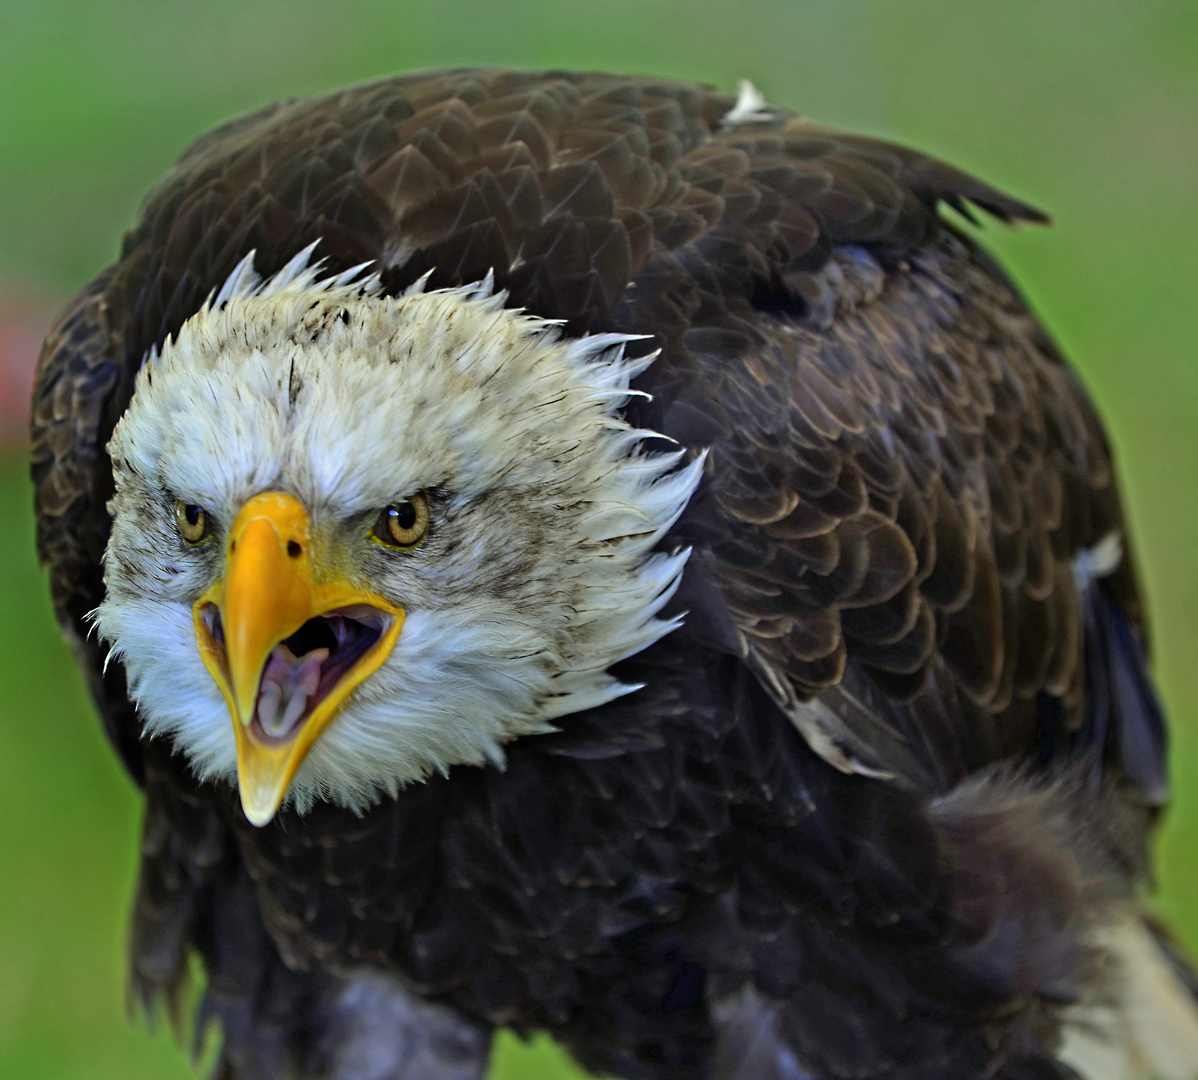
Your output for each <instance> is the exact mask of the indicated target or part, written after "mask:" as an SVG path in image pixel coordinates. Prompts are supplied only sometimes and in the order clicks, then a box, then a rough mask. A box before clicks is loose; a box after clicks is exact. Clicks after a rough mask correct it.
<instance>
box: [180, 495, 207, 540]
mask: <svg viewBox="0 0 1198 1080" xmlns="http://www.w3.org/2000/svg"><path fill="white" fill-rule="evenodd" d="M175 524H176V525H177V526H178V527H179V534H180V535H181V536H182V537H183V539H184V540H186V541H187V542H188V543H189V544H198V543H200V542H201V541H202V540H204V538H205V537H207V535H208V515H207V514H206V513H204V510H203V508H202V507H199V506H196V504H195V503H185V502H184V501H183V500H182V499H176V500H175Z"/></svg>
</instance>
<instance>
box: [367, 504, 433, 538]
mask: <svg viewBox="0 0 1198 1080" xmlns="http://www.w3.org/2000/svg"><path fill="white" fill-rule="evenodd" d="M426 532H428V496H427V495H425V493H424V492H423V491H418V492H417V493H416V494H415V495H410V496H408V498H406V499H403V500H401V501H400V502H396V503H392V504H391V505H390V506H388V507H387V508H386V509H384V510H383V512H382V513H381V514H379V518H378V521H376V522H375V523H374V529H373V530H372V532H371V536H373V537H374V539H376V540H378V541H379V542H380V543H383V544H386V545H387V546H388V547H397V548H414V547H415V546H416V545H417V544H419V543H420V541H421V540H423V539H424V534H425V533H426Z"/></svg>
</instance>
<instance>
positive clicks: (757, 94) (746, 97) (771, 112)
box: [720, 79, 778, 127]
mask: <svg viewBox="0 0 1198 1080" xmlns="http://www.w3.org/2000/svg"><path fill="white" fill-rule="evenodd" d="M777 119H778V113H777V111H776V110H775V109H774V108H773V107H772V106H771V105H770V103H769V102H768V101H766V100H765V95H764V94H763V93H762V92H761V91H760V90H758V89H757V87H755V86H754V85H753V84H752V83H751V82H749V80H748V79H741V80H740V90H739V93H738V94H737V98H736V104H735V105H733V106H732V109H731V111H730V112H727V113H725V114H724V117H723V119H721V120H720V126H721V127H737V126H738V125H740V124H770V123H773V122H774V121H775V120H777Z"/></svg>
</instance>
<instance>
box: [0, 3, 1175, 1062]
mask: <svg viewBox="0 0 1198 1080" xmlns="http://www.w3.org/2000/svg"><path fill="white" fill-rule="evenodd" d="M468 63H489V64H505V65H516V66H523V67H533V66H570V67H593V68H603V69H610V70H617V71H641V72H647V73H657V74H661V75H673V76H680V77H687V78H698V79H703V80H706V81H708V82H711V83H714V84H717V85H719V86H722V87H725V88H729V89H731V88H733V87H734V86H735V83H736V80H737V79H738V78H741V77H749V78H751V79H753V81H754V82H755V83H756V84H757V85H758V86H759V87H760V88H761V89H762V90H763V91H764V92H765V93H766V94H767V96H768V97H769V98H770V99H771V100H773V101H776V102H778V103H781V104H785V105H789V106H792V107H794V108H796V109H798V110H800V111H802V112H804V113H806V114H808V115H810V116H812V117H814V118H816V119H819V120H821V121H823V122H825V123H832V124H839V125H843V126H846V127H852V128H857V129H861V130H865V131H868V132H872V133H876V134H881V135H885V136H888V137H891V138H894V139H898V140H902V141H905V142H907V143H910V144H913V145H915V146H918V147H920V148H922V149H925V150H929V151H933V152H936V153H938V154H940V155H942V156H944V157H946V158H948V159H949V160H951V161H953V162H954V163H956V164H958V165H961V166H964V167H966V168H968V169H970V170H973V171H975V172H976V173H978V174H979V175H981V176H982V177H984V178H986V179H988V180H990V181H993V182H995V183H997V184H999V185H1000V186H1003V187H1005V188H1006V189H1007V190H1009V191H1011V192H1012V193H1013V194H1015V195H1018V196H1021V197H1023V198H1026V199H1028V200H1030V201H1032V202H1033V203H1036V204H1037V205H1039V206H1042V207H1043V208H1045V209H1046V210H1048V211H1049V212H1051V213H1052V215H1053V216H1054V218H1055V226H1054V227H1053V228H1052V229H1049V230H1045V229H1033V228H1026V229H1021V230H1018V231H1009V230H1005V229H1002V228H999V227H987V228H986V229H985V238H986V240H987V242H989V243H990V244H992V246H993V247H994V248H995V249H997V250H998V252H999V253H1000V255H1001V256H1002V258H1003V259H1004V260H1005V261H1006V263H1007V264H1008V266H1009V267H1010V268H1011V269H1012V271H1013V272H1014V275H1015V277H1016V279H1017V280H1019V281H1020V282H1022V284H1023V286H1024V288H1025V290H1026V292H1027V293H1028V295H1029V297H1030V298H1031V300H1032V302H1033V304H1034V305H1035V306H1036V307H1037V308H1038V309H1039V311H1040V312H1041V313H1042V314H1043V316H1044V318H1045V320H1046V321H1047V323H1048V325H1049V327H1050V328H1051V329H1052V331H1053V332H1054V333H1055V334H1056V336H1057V337H1058V338H1059V339H1060V340H1061V342H1062V343H1063V345H1064V346H1065V349H1066V351H1067V352H1068V353H1069V354H1070V355H1071V356H1072V358H1073V360H1074V362H1075V363H1076V365H1077V366H1078V368H1079V369H1080V370H1081V372H1082V374H1083V377H1084V379H1085V381H1086V383H1087V384H1088V386H1089V387H1090V389H1091V391H1092V393H1093V394H1094V396H1095V398H1096V399H1097V401H1098V403H1099V405H1100V407H1101V409H1102V411H1103V413H1104V415H1105V416H1106V418H1107V421H1108V423H1109V426H1110V429H1111V431H1112V433H1113V437H1114V442H1115V445H1116V447H1117V449H1118V451H1119V454H1120V459H1121V463H1122V473H1123V482H1124V488H1125V491H1126V495H1127V500H1128V503H1129V504H1130V514H1131V520H1132V523H1133V526H1134V527H1135V532H1136V536H1137V547H1138V551H1139V555H1140V559H1141V563H1142V568H1143V572H1144V577H1145V579H1146V583H1147V587H1148V592H1149V597H1150V600H1151V602H1152V609H1151V611H1152V623H1153V628H1154V631H1155V634H1154V636H1155V640H1156V662H1155V663H1156V672H1157V676H1158V679H1159V684H1160V687H1161V689H1162V691H1163V694H1164V697H1165V700H1166V703H1167V706H1168V709H1169V713H1170V717H1171V721H1172V725H1173V732H1174V752H1173V776H1174V784H1175V793H1176V797H1175V803H1174V806H1173V809H1172V810H1171V811H1170V814H1169V817H1168V819H1167V821H1166V824H1165V827H1164V831H1163V833H1162V836H1161V841H1160V845H1159V852H1160V860H1159V871H1160V872H1159V877H1160V889H1159V891H1158V892H1157V893H1156V895H1155V899H1154V903H1155V904H1156V906H1157V907H1158V909H1159V910H1160V911H1161V913H1162V914H1163V915H1164V916H1165V917H1166V918H1167V919H1168V920H1170V921H1171V922H1172V923H1173V925H1174V926H1175V927H1177V928H1178V930H1179V932H1180V933H1181V935H1182V937H1183V938H1184V939H1185V940H1187V941H1188V942H1189V944H1190V946H1191V948H1192V949H1194V951H1195V952H1198V669H1196V668H1195V664H1194V660H1195V657H1198V544H1196V542H1195V541H1196V539H1198V538H1196V536H1195V532H1196V527H1198V509H1196V507H1195V497H1196V495H1198V434H1196V433H1195V430H1194V426H1195V418H1198V356H1196V353H1198V3H1195V2H1194V0H1004V2H1003V3H1001V4H994V3H989V2H982V0H877V2H867V0H860V2H857V0H506V2H501V0H440V2H417V0H340V2H338V3H336V4H330V3H328V2H326V0H207V2H206V3H204V4H196V3H194V2H185V0H110V2H108V3H104V4H100V3H76V2H70V0H0V1076H4V1077H13V1078H20V1080H42V1078H61V1080H101V1078H112V1080H141V1078H151V1077H152V1078H155V1080H157V1078H174V1077H178V1078H183V1077H188V1076H193V1075H195V1072H194V1070H193V1067H192V1065H191V1064H190V1063H189V1058H188V1055H187V1054H186V1053H185V1052H184V1051H182V1050H180V1049H178V1047H177V1046H176V1043H175V1041H174V1039H173V1038H172V1035H171V1033H170V1031H169V1030H163V1029H162V1028H163V1025H159V1030H157V1031H155V1032H148V1031H147V1030H146V1027H145V1025H144V1024H143V1023H141V1022H140V1021H135V1022H132V1023H131V1022H129V1021H128V1020H127V1018H126V1009H125V996H124V960H123V948H124V934H125V921H126V906H127V903H128V900H129V896H130V891H131V888H132V883H133V877H134V873H135V863H136V852H137V841H136V836H137V830H138V821H139V815H140V811H139V802H138V797H137V793H136V791H135V790H134V789H133V787H132V785H131V784H130V783H129V781H128V780H127V779H126V778H125V776H124V775H122V773H121V772H120V769H119V768H118V766H117V764H116V762H115V760H114V758H113V756H112V754H111V753H109V751H108V748H107V746H106V745H105V744H104V741H103V739H102V737H101V735H100V732H99V729H98V726H97V724H96V722H95V719H94V717H93V715H92V713H91V710H90V706H89V705H88V703H87V701H86V699H85V695H84V693H83V690H82V687H81V684H80V680H79V677H78V675H77V673H76V671H75V668H74V665H73V663H72V660H71V657H70V654H69V652H68V650H67V648H66V647H65V646H64V645H63V643H62V642H61V640H60V639H59V637H58V634H57V631H56V629H55V627H54V625H53V621H52V618H51V615H50V607H49V603H48V600H47V596H46V588H45V582H44V580H43V576H42V574H41V572H40V571H39V570H38V568H37V565H36V562H35V559H34V555H33V526H32V519H31V513H30V508H29V503H30V493H29V487H28V483H27V479H26V473H27V465H28V461H27V453H26V451H25V449H24V425H25V408H26V398H27V395H28V387H29V384H30V380H31V372H32V363H33V358H34V355H35V353H36V348H37V342H38V340H39V339H40V336H41V333H42V332H43V330H44V328H45V326H46V323H47V321H48V318H49V316H50V314H51V313H52V311H53V309H54V307H55V305H56V304H58V303H60V302H61V301H62V300H63V299H64V298H65V297H66V296H68V295H69V294H70V293H71V292H72V291H73V290H74V289H76V288H78V287H79V286H80V285H82V284H83V283H84V282H85V281H86V280H87V279H88V278H90V277H91V276H92V275H93V274H94V273H95V272H96V271H97V270H99V269H100V268H101V267H103V266H104V265H106V264H107V263H108V262H109V261H111V259H112V258H113V257H114V256H115V255H116V252H117V248H118V244H119V240H120V236H121V233H122V230H123V229H125V228H126V227H128V226H129V225H130V224H132V221H133V218H134V214H135V212H136V209H137V205H138V202H139V200H140V198H141V197H142V195H143V194H144V193H145V191H146V190H147V189H148V188H149V186H150V185H151V184H153V183H154V181H155V180H156V178H157V177H158V176H159V175H160V174H161V173H162V172H163V170H164V169H165V168H166V167H167V166H168V164H169V163H170V162H171V160H172V159H173V158H174V157H175V156H176V155H177V154H178V153H179V151H180V150H182V149H183V147H184V146H185V145H186V144H187V143H188V142H189V141H190V140H191V139H193V138H194V137H195V136H197V135H199V134H200V133H201V132H203V131H204V130H205V129H207V128H208V127H209V126H211V125H212V124H214V123H216V122H217V121H219V120H222V119H224V118H225V117H226V116H228V115H230V114H233V113H237V112H241V111H244V110H247V109H251V108H253V107H255V106H257V105H260V104H262V103H264V102H267V101H269V100H271V99H273V98H276V97H280V96H285V95H297V94H307V93H311V92H315V91H321V90H326V89H330V88H333V87H335V86H337V85H339V84H343V83H347V82H353V81H358V80H362V79H367V78H372V77H375V76H378V75H383V74H386V73H388V72H394V71H400V70H404V69H410V68H417V67H431V66H437V65H443V64H468ZM493 1074H494V1076H495V1077H497V1078H501V1080H515V1078H517V1077H520V1078H528V1080H538V1078H539V1080H551V1078H553V1080H562V1078H566V1077H576V1076H577V1075H578V1074H577V1073H576V1072H575V1071H574V1070H572V1069H571V1067H570V1065H569V1064H568V1063H567V1062H566V1060H565V1059H564V1058H563V1057H562V1056H561V1055H560V1053H559V1052H558V1051H557V1050H556V1049H555V1048H554V1047H553V1046H552V1045H551V1044H550V1043H548V1042H547V1041H545V1040H541V1041H538V1042H535V1043H534V1044H533V1045H531V1046H524V1045H522V1044H520V1043H518V1042H517V1041H516V1040H515V1039H510V1038H507V1039H504V1040H502V1041H501V1042H500V1044H499V1047H498V1049H497V1052H496V1056H495V1064H494V1067H493Z"/></svg>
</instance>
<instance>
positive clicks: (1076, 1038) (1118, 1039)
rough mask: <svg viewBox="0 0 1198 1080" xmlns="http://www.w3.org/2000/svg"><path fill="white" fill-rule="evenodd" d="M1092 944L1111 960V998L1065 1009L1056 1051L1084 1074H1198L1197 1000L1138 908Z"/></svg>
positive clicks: (1160, 1077) (1186, 1078) (1193, 1078)
mask: <svg viewBox="0 0 1198 1080" xmlns="http://www.w3.org/2000/svg"><path fill="white" fill-rule="evenodd" d="M1095 944H1096V945H1098V946H1099V947H1100V948H1101V949H1103V950H1104V951H1105V952H1106V953H1107V955H1108V957H1109V958H1110V960H1111V961H1112V965H1113V967H1114V969H1115V970H1114V971H1113V973H1112V974H1113V978H1112V990H1113V995H1112V996H1113V1000H1109V1001H1107V1002H1103V1003H1102V1004H1097V1003H1087V1004H1083V1005H1078V1006H1076V1007H1074V1008H1073V1009H1071V1010H1070V1011H1069V1014H1068V1016H1067V1018H1066V1022H1065V1031H1064V1039H1063V1042H1062V1046H1061V1050H1060V1055H1059V1056H1060V1058H1061V1060H1062V1061H1064V1062H1065V1063H1066V1064H1067V1065H1070V1066H1072V1067H1073V1068H1074V1069H1075V1070H1076V1071H1077V1072H1078V1073H1079V1074H1080V1075H1081V1076H1083V1077H1084V1078H1085V1080H1198V1004H1196V1003H1195V1001H1194V998H1193V995H1192V994H1191V993H1190V991H1189V990H1188V989H1187V988H1186V987H1185V986H1184V985H1182V983H1181V982H1180V980H1179V979H1178V978H1177V976H1176V974H1174V972H1173V970H1172V968H1171V967H1170V965H1169V961H1168V960H1167V959H1166V957H1165V956H1164V954H1163V953H1162V952H1161V949H1160V946H1159V945H1157V943H1156V941H1155V940H1154V939H1153V937H1152V934H1151V933H1150V932H1149V930H1148V928H1147V927H1146V926H1145V925H1144V921H1143V919H1142V918H1141V916H1140V915H1139V913H1138V912H1131V913H1128V914H1125V915H1124V916H1122V917H1121V918H1119V919H1118V920H1116V921H1113V922H1111V923H1109V924H1107V925H1106V926H1105V927H1104V928H1103V929H1102V931H1101V932H1100V933H1099V934H1098V935H1097V939H1096V941H1095Z"/></svg>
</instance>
